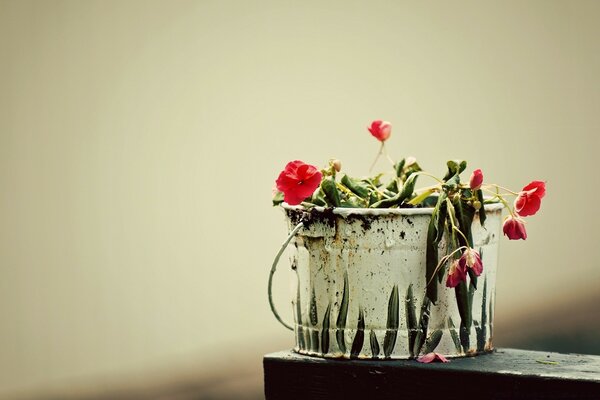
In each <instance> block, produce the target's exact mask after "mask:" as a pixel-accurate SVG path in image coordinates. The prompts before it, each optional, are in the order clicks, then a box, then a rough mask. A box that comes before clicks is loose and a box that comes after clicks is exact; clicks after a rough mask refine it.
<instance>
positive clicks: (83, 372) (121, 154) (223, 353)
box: [0, 0, 600, 399]
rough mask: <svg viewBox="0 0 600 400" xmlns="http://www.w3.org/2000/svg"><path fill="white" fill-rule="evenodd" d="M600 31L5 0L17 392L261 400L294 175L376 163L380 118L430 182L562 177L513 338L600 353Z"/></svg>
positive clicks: (2, 387)
mask: <svg viewBox="0 0 600 400" xmlns="http://www.w3.org/2000/svg"><path fill="white" fill-rule="evenodd" d="M599 37H600V2H597V1H583V0H579V1H550V0H540V1H531V0H529V1H503V2H487V1H483V2H482V1H457V2H451V3H449V2H443V1H433V2H432V1H421V2H409V1H391V0H390V1H369V2H355V1H327V2H323V1H304V2H282V1H264V0H261V1H256V2H245V1H209V0H205V1H109V0H106V1H76V0H74V1H61V0H55V1H52V0H47V1H25V0H24V1H6V0H0V398H1V399H47V398H57V399H58V398H61V399H68V398H86V399H92V398H94V399H96V398H97V399H103V398H115V397H118V398H140V399H145V398H176V399H188V398H202V399H204V398H206V399H212V398H214V399H216V398H248V399H254V398H261V396H262V369H261V368H262V366H261V358H262V355H263V354H265V353H267V352H273V351H278V350H282V349H286V348H290V347H291V346H292V345H293V335H292V334H291V333H290V332H289V331H287V330H285V329H284V328H283V327H281V326H280V325H279V324H278V323H277V322H276V320H275V319H274V318H273V317H272V315H271V314H270V311H269V307H268V304H267V298H266V283H267V276H268V271H269V268H270V263H271V261H272V258H273V256H274V255H275V252H276V251H277V250H278V248H279V245H280V244H281V242H282V241H283V240H284V238H285V236H286V233H287V232H286V226H285V224H284V219H283V214H282V212H281V211H280V210H278V209H273V208H272V207H271V206H270V200H271V199H270V197H271V188H272V187H273V185H274V180H275V178H276V177H277V175H278V173H279V171H280V170H281V169H283V167H284V165H285V164H286V163H287V162H288V161H289V160H293V159H302V160H304V161H306V162H309V163H312V164H317V165H325V163H326V162H327V160H328V159H329V158H331V157H337V158H339V159H341V160H342V162H343V166H344V167H343V168H344V170H345V171H347V172H349V173H350V174H355V175H363V174H366V172H367V170H368V168H369V165H370V163H371V161H372V160H373V158H374V156H375V154H376V152H377V149H378V143H377V142H376V141H375V140H374V139H373V138H372V137H371V136H370V135H369V133H368V132H367V130H366V125H367V124H368V123H369V122H370V121H371V120H373V119H385V120H388V121H391V122H392V124H393V126H394V129H393V132H392V137H391V139H390V140H389V141H388V146H387V147H388V151H389V152H390V154H391V155H392V156H393V157H394V158H400V157H403V156H408V155H412V156H415V157H417V159H418V160H419V163H420V164H421V166H423V167H424V168H425V169H426V170H428V171H430V172H432V173H434V174H437V175H442V174H443V173H444V171H445V161H446V160H447V159H451V158H464V159H467V160H469V163H470V167H469V168H481V169H482V170H483V171H484V174H485V179H486V181H488V182H498V183H501V184H503V185H505V186H508V187H510V188H513V189H515V190H518V189H520V188H521V187H522V186H523V185H525V184H526V183H528V182H529V181H530V180H532V179H542V180H546V181H547V185H548V194H547V196H546V198H545V199H544V203H543V206H542V210H541V212H540V213H539V214H538V215H536V216H535V217H533V218H531V219H529V220H528V222H529V224H528V226H527V229H528V234H529V238H528V239H527V241H526V242H523V241H519V242H509V241H508V240H504V241H503V242H502V243H501V250H500V252H501V254H500V260H501V261H500V268H499V273H498V282H497V304H496V321H495V322H496V326H495V343H496V345H498V346H514V347H522V348H529V349H543V350H555V351H563V352H580V353H591V354H600V339H598V336H599V335H598V333H599V331H600V316H599V313H598V311H597V305H598V303H599V301H600V294H599V288H600V284H599V283H600V268H599V267H600V265H599V264H600V262H599V261H598V256H597V253H596V250H597V249H598V248H597V247H598V243H599V239H600V235H599V233H598V226H599V223H600V218H599V216H598V212H597V210H596V207H595V206H594V207H590V206H589V201H590V200H594V199H596V198H598V196H599V195H600V191H599V189H598V185H597V183H594V182H598V177H597V160H598V151H599V150H600V139H599V128H600V78H599V76H598V71H600V41H598V38H599ZM383 166H385V164H380V167H383ZM288 269H289V268H286V265H285V264H284V266H283V267H282V268H280V272H279V276H278V277H277V279H276V282H275V285H276V293H275V296H276V300H277V302H278V303H279V304H281V306H280V308H284V309H285V308H286V307H285V304H286V303H287V302H288V300H287V299H288V291H289V286H290V284H289V283H288V278H289V276H288V275H287V274H288V272H287V270H288ZM286 311H288V310H286ZM285 315H286V316H288V317H289V316H290V315H291V313H290V312H288V313H286V314H285Z"/></svg>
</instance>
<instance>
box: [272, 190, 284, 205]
mask: <svg viewBox="0 0 600 400" xmlns="http://www.w3.org/2000/svg"><path fill="white" fill-rule="evenodd" d="M281 203H283V192H280V191H277V193H275V196H273V205H274V206H278V205H280V204H281Z"/></svg>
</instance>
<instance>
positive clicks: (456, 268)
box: [446, 260, 467, 288]
mask: <svg viewBox="0 0 600 400" xmlns="http://www.w3.org/2000/svg"><path fill="white" fill-rule="evenodd" d="M465 280H467V269H466V268H465V266H464V265H462V266H461V265H460V263H459V260H454V261H453V262H452V264H450V268H448V278H447V279H446V287H450V288H452V287H456V286H458V284H459V283H461V282H462V281H465Z"/></svg>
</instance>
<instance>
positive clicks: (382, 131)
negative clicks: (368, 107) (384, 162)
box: [367, 119, 392, 142]
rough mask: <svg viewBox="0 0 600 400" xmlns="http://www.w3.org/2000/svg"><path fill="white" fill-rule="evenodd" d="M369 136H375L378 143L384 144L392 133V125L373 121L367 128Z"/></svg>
mask: <svg viewBox="0 0 600 400" xmlns="http://www.w3.org/2000/svg"><path fill="white" fill-rule="evenodd" d="M367 129H368V130H369V132H371V135H373V136H375V138H376V139H377V140H379V141H380V142H385V141H386V140H387V139H388V138H389V137H390V134H391V133H392V124H390V123H389V122H387V121H381V120H379V119H378V120H375V121H373V122H372V123H371V127H367Z"/></svg>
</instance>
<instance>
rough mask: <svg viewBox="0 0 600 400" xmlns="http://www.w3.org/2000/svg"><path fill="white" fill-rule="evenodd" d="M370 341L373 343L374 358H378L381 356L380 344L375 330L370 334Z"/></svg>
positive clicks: (372, 352)
mask: <svg viewBox="0 0 600 400" xmlns="http://www.w3.org/2000/svg"><path fill="white" fill-rule="evenodd" d="M369 341H370V342H371V354H373V358H377V357H378V356H379V342H378V341H377V335H376V334H375V332H373V330H371V332H370V333H369Z"/></svg>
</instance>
